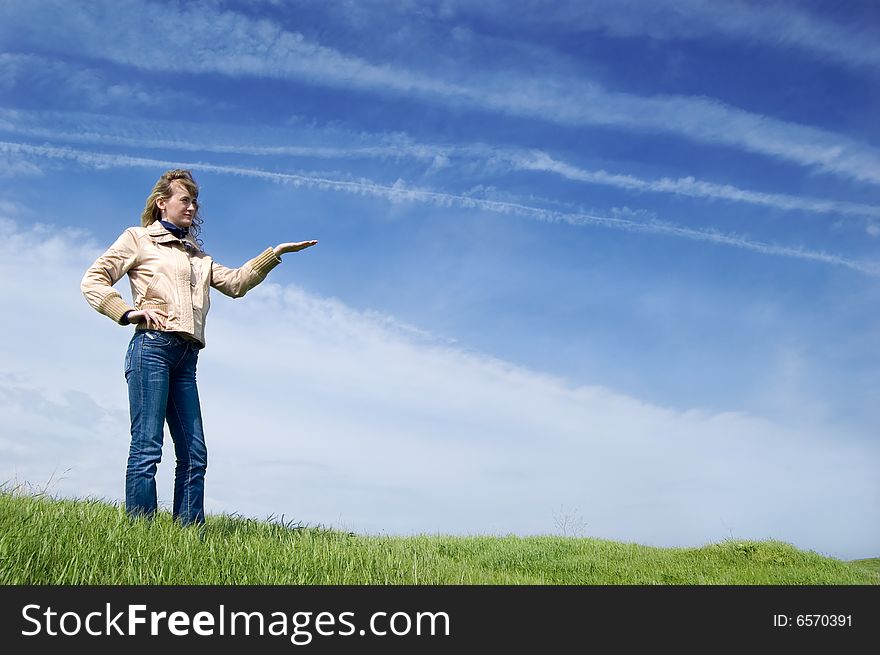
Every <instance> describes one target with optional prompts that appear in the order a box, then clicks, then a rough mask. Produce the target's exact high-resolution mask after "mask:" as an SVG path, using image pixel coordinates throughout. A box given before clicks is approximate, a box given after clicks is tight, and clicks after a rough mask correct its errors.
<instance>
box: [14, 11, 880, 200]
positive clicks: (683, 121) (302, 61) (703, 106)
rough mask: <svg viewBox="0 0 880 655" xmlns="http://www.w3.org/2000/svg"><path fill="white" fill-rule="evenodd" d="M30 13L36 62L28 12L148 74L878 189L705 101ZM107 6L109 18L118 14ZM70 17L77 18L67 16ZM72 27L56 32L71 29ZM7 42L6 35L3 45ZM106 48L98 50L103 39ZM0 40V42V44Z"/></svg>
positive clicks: (216, 22) (207, 18)
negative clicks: (521, 124) (646, 136)
mask: <svg viewBox="0 0 880 655" xmlns="http://www.w3.org/2000/svg"><path fill="white" fill-rule="evenodd" d="M32 4H33V6H31V5H29V6H28V9H21V8H19V6H18V5H16V6H15V7H14V9H13V6H12V5H8V6H6V7H5V11H4V9H0V18H2V19H3V22H5V23H6V27H5V31H6V33H7V35H8V37H7V38H8V39H9V40H14V42H16V43H17V44H19V45H26V46H27V47H31V48H35V49H37V50H39V49H40V48H42V47H43V46H42V44H43V42H44V40H45V35H42V34H41V35H40V38H39V39H37V38H36V35H35V34H34V33H33V27H32V26H31V25H30V22H31V21H34V16H33V13H32V12H36V13H39V12H40V11H46V10H47V9H49V8H51V10H52V11H53V12H57V13H58V14H60V16H59V15H56V16H55V22H56V23H57V24H60V25H64V30H58V29H56V28H53V26H49V27H47V28H46V29H47V30H48V32H49V33H50V35H51V36H53V37H55V40H54V41H53V47H54V48H56V49H57V48H64V47H67V48H68V49H71V50H73V51H75V52H77V53H79V54H80V55H81V56H87V57H93V58H96V59H102V60H106V61H110V62H113V63H114V64H121V65H125V66H130V67H134V68H138V69H142V70H148V71H163V72H164V71H169V70H175V69H176V67H177V66H178V64H179V62H180V61H186V62H187V71H188V72H189V73H220V74H223V75H228V76H233V77H265V78H276V79H283V80H294V81H298V82H305V83H308V84H314V85H321V86H332V87H339V88H344V89H352V88H355V89H363V90H368V91H372V92H383V93H393V94H399V95H405V96H411V97H417V98H420V99H423V100H426V101H432V102H442V103H452V104H455V105H464V106H471V107H475V108H479V109H482V110H490V111H493V112H497V113H501V114H509V115H514V116H524V117H529V118H534V119H538V120H543V121H550V122H553V123H559V124H562V125H569V126H584V125H603V126H611V127H616V128H620V129H624V130H635V131H642V132H650V133H671V134H674V135H676V136H678V137H680V138H684V139H688V140H693V141H698V142H702V143H707V144H713V145H722V146H726V147H732V148H736V149H739V150H742V151H746V152H750V153H756V154H759V155H762V156H769V157H773V158H778V159H780V160H784V161H787V162H791V163H794V164H798V165H801V166H806V167H809V168H811V169H814V170H817V171H821V172H825V173H831V174H835V175H839V176H842V177H846V178H850V179H854V180H859V181H863V182H869V183H872V184H877V183H880V153H878V151H877V149H876V148H873V147H871V146H869V145H866V144H864V143H862V142H859V141H856V140H854V139H852V138H849V137H846V136H843V135H839V134H835V133H832V132H829V131H826V130H823V129H821V128H817V127H811V126H807V125H800V124H797V123H792V122H787V121H783V120H779V119H776V118H773V117H772V116H766V115H762V114H755V113H752V112H748V111H745V110H742V109H738V108H736V107H733V106H730V105H728V104H725V103H723V102H720V101H718V100H713V99H711V98H701V97H700V98H698V97H689V96H675V95H668V96H654V97H641V96H635V95H631V94H626V93H615V92H610V91H607V90H605V89H603V88H602V87H601V86H600V85H598V84H596V83H595V82H591V81H589V80H587V81H585V80H583V79H581V78H579V77H573V76H564V75H561V74H559V75H554V76H550V77H546V78H541V79H538V78H528V77H525V76H523V75H522V74H521V73H519V72H517V71H510V70H494V71H491V70H488V69H486V70H484V71H481V72H478V73H475V72H473V71H469V70H451V71H449V72H447V74H446V77H445V78H443V77H439V76H438V75H437V74H436V72H433V71H432V72H431V73H423V72H421V71H418V70H416V69H407V68H402V67H400V66H395V65H392V64H386V63H374V62H371V61H369V60H367V59H364V58H362V57H358V56H352V55H349V54H346V53H344V52H342V51H339V50H337V49H334V48H330V47H327V46H324V45H322V44H320V43H317V42H314V41H312V40H309V39H308V38H306V37H305V36H304V35H303V34H300V33H297V32H291V31H288V30H285V29H284V28H283V27H281V26H280V25H278V24H276V23H273V22H271V21H268V20H254V19H251V18H248V17H246V16H244V15H242V14H237V13H234V12H229V11H216V10H213V9H210V8H207V7H206V6H201V5H200V6H197V7H194V6H191V5H187V8H185V9H181V10H177V11H175V10H173V9H170V8H165V9H164V10H163V16H164V18H165V20H166V21H168V22H169V23H171V24H179V25H187V26H189V34H190V38H188V39H186V40H184V41H181V40H179V39H177V38H176V36H172V35H171V34H170V33H168V34H167V35H166V33H164V32H156V31H153V30H144V29H143V25H145V24H150V23H151V21H152V19H153V11H154V10H153V8H152V7H151V6H148V5H145V4H142V3H140V2H126V3H124V8H125V11H124V12H119V11H116V10H114V11H107V7H106V6H103V4H102V3H93V4H89V5H87V6H85V7H82V6H76V7H73V6H69V5H67V4H63V5H58V4H54V3H48V4H47V3H32ZM117 4H118V3H116V2H114V5H113V6H114V8H116V7H117ZM74 14H75V15H74ZM68 17H69V19H70V20H65V18H68ZM13 32H14V35H10V34H11V33H13ZM111 32H112V33H113V34H114V35H115V37H114V38H113V39H109V40H108V39H107V38H106V34H107V33H111ZM2 36H3V31H0V38H2Z"/></svg>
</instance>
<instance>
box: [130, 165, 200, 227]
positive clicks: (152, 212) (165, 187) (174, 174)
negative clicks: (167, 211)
mask: <svg viewBox="0 0 880 655" xmlns="http://www.w3.org/2000/svg"><path fill="white" fill-rule="evenodd" d="M174 182H178V183H180V184H181V185H183V187H184V188H185V189H186V191H187V193H189V195H190V196H192V198H193V201H194V204H195V210H196V211H195V213H194V214H193V220H192V227H190V233H191V234H192V235H193V237H197V236H198V235H199V232H201V230H202V217H201V214H200V207H199V203H198V202H196V201H197V200H198V197H199V185H198V184H197V183H196V181H195V180H194V179H193V176H192V172H191V171H188V170H186V169H185V168H175V169H173V170H170V171H165V172H164V173H162V177H160V178H159V180H158V181H157V182H156V184H155V186H153V191H152V193H150V195H149V196H148V197H147V202H146V204H145V205H144V211H143V212H141V226H143V227H149V226H150V225H152V224H153V223H155V222H156V221H158V220H159V219H161V218H162V210H161V209H159V206H158V204H156V203H157V201H158V200H159V198H163V199H165V200H167V199H168V198H170V197H171V196H172V195H174V189H173V188H172V184H173V183H174Z"/></svg>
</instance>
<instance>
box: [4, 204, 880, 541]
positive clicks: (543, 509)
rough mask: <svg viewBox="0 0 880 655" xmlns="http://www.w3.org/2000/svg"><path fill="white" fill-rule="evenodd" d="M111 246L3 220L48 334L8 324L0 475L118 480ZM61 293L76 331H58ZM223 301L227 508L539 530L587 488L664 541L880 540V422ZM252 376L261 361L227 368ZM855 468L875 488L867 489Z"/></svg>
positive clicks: (216, 414)
mask: <svg viewBox="0 0 880 655" xmlns="http://www.w3.org/2000/svg"><path fill="white" fill-rule="evenodd" d="M98 252H99V247H98V244H96V243H95V242H94V241H93V240H92V239H91V238H90V237H89V236H88V235H87V234H85V233H83V232H82V231H74V230H69V229H66V228H63V227H60V226H57V225H44V226H39V227H24V226H22V225H21V224H18V223H15V222H12V221H3V220H0V274H2V276H3V278H4V279H10V276H14V275H16V272H17V271H20V270H22V269H24V268H27V269H28V270H31V271H32V272H33V274H32V275H29V276H27V279H26V280H24V281H23V282H22V283H21V284H16V285H13V288H12V289H11V290H10V298H9V299H7V300H11V301H14V303H15V306H16V308H17V309H18V311H16V312H14V313H13V314H12V315H11V316H9V317H8V319H7V321H6V323H5V328H6V329H7V330H9V331H10V333H12V334H20V335H23V336H22V338H26V339H33V340H34V341H27V343H40V344H41V346H40V348H41V355H42V356H41V357H37V358H35V357H33V351H32V350H31V349H29V348H22V347H21V343H22V342H21V341H20V340H16V339H4V340H2V342H0V359H2V361H3V362H4V372H3V375H0V477H2V478H4V479H5V478H8V477H11V476H13V475H16V476H18V477H19V479H23V480H26V481H30V482H35V483H39V482H43V481H44V480H46V479H47V478H49V477H50V476H51V475H52V473H53V472H54V471H66V473H65V474H64V475H63V476H62V477H61V479H59V481H58V485H57V487H56V488H53V489H52V492H53V493H58V494H59V495H80V496H81V495H86V494H90V495H97V496H100V497H106V498H109V499H118V498H119V497H120V496H121V495H122V479H123V475H124V463H125V455H126V453H127V447H128V444H127V440H126V435H127V433H128V425H127V400H126V397H125V383H124V380H123V379H122V374H121V371H120V366H121V359H122V354H123V353H124V350H125V344H126V341H127V340H128V338H129V334H130V330H129V329H122V328H120V327H119V326H117V325H114V324H113V323H112V322H111V321H107V320H106V318H104V317H102V316H99V315H97V314H95V312H94V311H92V310H91V309H90V308H89V307H88V306H87V305H86V303H85V302H84V301H83V299H82V296H81V294H80V293H79V289H78V282H79V279H80V277H81V275H82V272H83V270H84V269H85V267H86V266H88V264H90V263H91V261H92V260H93V258H94V257H95V256H96V255H97V253H98ZM34 260H38V261H40V262H41V266H39V267H33V265H32V264H33V261H34ZM58 312H63V314H64V316H65V336H66V339H65V341H64V343H62V342H61V341H59V340H58V339H57V338H54V337H57V321H55V320H54V318H53V317H54V316H56V315H57V314H58ZM211 312H212V313H211V318H210V321H209V322H210V325H209V327H208V331H209V343H210V344H211V345H209V347H208V349H209V351H210V352H207V351H206V356H205V357H204V358H203V359H202V361H201V362H200V391H201V394H200V395H201V397H202V403H203V410H204V414H205V418H206V428H207V430H208V431H209V434H210V446H209V448H210V449H211V452H212V464H211V466H210V468H209V477H208V480H209V482H208V487H207V493H208V501H207V502H208V509H209V511H211V512H239V513H243V514H245V515H250V516H256V517H259V518H264V517H266V516H267V515H269V514H272V513H275V514H276V515H280V514H282V513H284V514H285V515H286V516H288V517H295V518H296V519H298V520H303V521H306V522H309V523H311V524H317V523H320V524H324V525H327V524H331V525H333V524H336V525H338V524H342V525H343V526H346V527H349V528H351V529H354V530H357V531H359V532H373V533H375V532H380V531H381V532H384V533H395V534H411V533H415V532H433V533H436V532H444V533H454V534H468V533H482V534H487V533H489V534H493V533H494V534H509V533H514V534H534V533H547V532H552V531H553V530H554V527H555V526H554V523H553V511H554V509H555V508H557V507H558V506H559V505H560V504H566V505H573V506H576V507H580V508H582V509H583V511H584V520H585V521H586V522H587V523H588V530H589V533H590V535H591V536H596V537H605V538H613V539H620V540H626V541H636V542H639V543H646V544H655V545H667V546H696V545H702V544H703V543H707V542H710V541H715V540H721V539H724V538H727V537H729V536H731V535H730V531H731V530H735V531H736V536H737V537H740V536H742V537H744V538H752V539H758V538H777V539H784V540H787V541H789V542H792V543H795V544H796V545H798V546H800V547H803V548H810V549H816V550H819V551H821V552H827V553H831V554H835V555H838V556H846V557H857V556H867V555H869V554H870V551H869V548H870V547H873V545H875V544H876V542H877V541H876V540H877V526H876V523H875V522H871V521H866V520H864V517H865V516H868V515H870V513H871V511H872V508H871V503H870V499H871V498H873V497H874V495H873V494H872V492H873V491H875V490H876V488H877V478H876V475H874V472H875V465H874V462H876V451H877V449H876V445H875V444H874V443H873V442H871V441H870V440H868V439H865V440H864V441H863V442H858V441H855V440H847V439H843V440H842V439H840V438H839V437H838V438H836V439H831V440H827V441H823V440H822V439H821V437H823V436H824V434H823V430H824V429H825V428H823V427H822V426H818V425H815V424H811V425H809V426H808V427H806V428H805V429H796V428H794V427H792V425H785V424H781V423H778V422H775V421H769V420H767V419H763V418H761V417H759V416H754V415H750V414H748V413H745V412H711V411H705V410H701V409H700V408H691V409H689V410H686V411H676V410H672V409H669V408H666V407H663V406H660V405H657V404H652V403H647V402H643V401H641V400H639V399H637V398H634V397H632V396H628V395H624V394H620V393H616V392H615V391H614V390H612V389H608V388H605V387H602V386H598V385H596V386H573V385H570V384H568V383H566V382H565V380H562V379H560V378H557V377H554V376H552V375H548V374H546V373H544V372H542V371H538V370H533V369H529V368H525V367H521V366H516V365H514V364H512V363H510V362H506V361H503V360H499V359H497V358H493V357H490V356H487V355H485V354H481V353H479V352H465V351H463V350H461V349H458V348H455V347H449V346H446V345H443V344H438V343H437V342H434V341H428V342H426V341H424V340H422V339H419V338H413V337H412V335H411V334H409V333H408V331H406V330H401V329H399V328H398V327H397V325H396V323H395V321H394V320H393V318H392V319H386V320H381V319H377V317H376V316H375V315H373V314H371V313H369V312H365V311H362V310H357V309H355V308H352V307H350V306H347V305H346V304H344V303H341V302H339V301H337V300H333V299H329V298H323V297H320V296H316V295H314V294H312V293H309V292H307V291H306V290H304V289H301V288H298V287H295V286H282V285H279V284H276V283H273V282H272V279H271V278H270V279H269V280H267V282H265V283H264V284H263V285H261V286H260V287H258V288H257V289H255V290H254V291H252V292H251V293H249V294H248V296H247V297H246V298H245V299H242V300H240V301H231V300H221V301H218V302H216V303H214V306H213V307H212V310H211ZM70 342H74V343H76V344H77V347H76V348H70V347H69V345H68V344H69V343H70ZM279 353H296V356H288V357H285V356H279ZM255 370H260V371H262V372H263V373H262V374H261V375H256V376H255V375H254V371H255ZM377 371H381V372H382V374H381V375H377V373H376V372H377ZM238 379H248V380H251V383H249V384H248V385H245V388H240V387H239V386H236V385H232V386H230V385H229V384H228V381H229V380H238ZM233 396H234V397H233ZM242 407H246V408H247V411H242V409H241V408H242ZM84 409H87V410H88V411H83V410H84ZM292 416H295V421H292V420H291V417H292ZM242 434H248V435H250V438H249V439H248V440H247V443H246V444H245V443H243V441H242V439H241V435H242ZM168 446H169V447H170V444H168ZM793 450H796V451H797V452H798V453H799V456H798V457H797V458H796V459H795V460H793V459H792V458H791V452H793ZM755 452H760V453H761V457H754V453H755ZM168 455H169V456H168V457H167V458H165V459H164V460H163V464H161V465H160V467H159V479H158V482H159V493H160V499H161V500H163V501H167V500H168V499H169V497H170V491H171V474H170V473H171V470H172V468H173V456H171V453H168ZM658 464H659V465H658ZM743 479H747V480H749V484H748V485H746V486H745V487H744V486H743V484H742V480H743ZM817 479H820V480H821V481H822V482H823V483H824V485H825V486H824V487H822V488H821V489H820V491H817V488H816V481H817ZM255 480H259V481H260V484H254V481H255ZM671 480H672V481H673V482H670V481H671ZM852 488H857V489H860V490H862V492H863V493H861V494H860V495H859V496H857V497H850V496H849V495H848V490H849V489H852ZM817 494H820V495H821V496H822V497H823V498H826V499H828V500H829V502H827V503H816V502H815V498H816V497H817ZM475 498H476V499H479V501H478V502H474V499H475ZM766 498H774V499H775V500H774V503H772V504H771V506H770V507H768V505H767V503H766ZM756 507H759V508H762V509H761V511H756V510H755V508H756ZM844 536H845V537H844ZM841 544H846V546H845V548H846V551H845V552H841V548H843V546H841Z"/></svg>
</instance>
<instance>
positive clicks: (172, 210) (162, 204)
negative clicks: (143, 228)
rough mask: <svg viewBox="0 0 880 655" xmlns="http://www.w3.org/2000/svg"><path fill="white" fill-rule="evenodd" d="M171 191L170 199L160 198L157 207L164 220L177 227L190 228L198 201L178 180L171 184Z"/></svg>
mask: <svg viewBox="0 0 880 655" xmlns="http://www.w3.org/2000/svg"><path fill="white" fill-rule="evenodd" d="M171 191H172V194H171V197H170V198H159V199H158V200H157V201H156V206H157V207H158V208H159V209H160V210H161V211H162V218H163V219H164V220H166V221H168V222H169V223H174V224H175V225H176V226H177V227H190V226H191V225H192V221H193V216H195V214H196V208H197V207H198V201H197V200H196V199H195V198H193V197H192V196H191V195H190V193H189V191H187V190H186V187H185V186H183V184H181V183H180V182H178V181H176V180H175V181H174V182H172V183H171Z"/></svg>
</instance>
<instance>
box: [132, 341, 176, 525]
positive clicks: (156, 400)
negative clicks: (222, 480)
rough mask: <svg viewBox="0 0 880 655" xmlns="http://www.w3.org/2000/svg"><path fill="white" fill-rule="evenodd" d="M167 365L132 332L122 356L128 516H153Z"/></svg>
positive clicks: (158, 351)
mask: <svg viewBox="0 0 880 655" xmlns="http://www.w3.org/2000/svg"><path fill="white" fill-rule="evenodd" d="M168 364H169V362H168V358H167V353H166V352H165V351H164V349H163V348H161V347H157V346H154V345H153V344H152V343H151V342H150V337H149V335H147V334H145V333H144V332H136V333H135V335H134V337H132V339H131V343H130V344H129V346H128V352H127V353H126V357H125V379H126V381H127V382H128V403H129V411H130V414H131V446H130V448H129V453H128V467H127V469H126V472H125V511H126V513H127V514H128V515H129V516H131V517H137V516H146V517H148V518H150V517H152V516H153V515H154V514H155V513H156V509H157V499H156V467H157V466H158V464H159V462H160V461H161V460H162V431H163V427H164V422H165V411H166V406H167V401H168V388H169V365H168Z"/></svg>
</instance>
